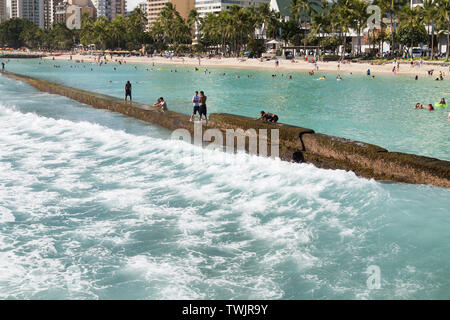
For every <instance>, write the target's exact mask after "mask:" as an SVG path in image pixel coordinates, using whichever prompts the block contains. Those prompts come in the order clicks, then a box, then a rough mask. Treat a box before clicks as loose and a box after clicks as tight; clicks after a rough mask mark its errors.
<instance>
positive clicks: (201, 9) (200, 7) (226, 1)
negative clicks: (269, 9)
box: [195, 0, 270, 17]
mask: <svg viewBox="0 0 450 320" xmlns="http://www.w3.org/2000/svg"><path fill="white" fill-rule="evenodd" d="M269 3H270V0H195V9H196V10H197V12H198V13H199V15H200V16H201V17H204V16H206V15H207V14H208V13H215V12H220V11H224V10H228V9H230V8H231V7H232V6H233V5H238V6H240V7H244V8H245V7H259V6H260V5H262V4H269Z"/></svg>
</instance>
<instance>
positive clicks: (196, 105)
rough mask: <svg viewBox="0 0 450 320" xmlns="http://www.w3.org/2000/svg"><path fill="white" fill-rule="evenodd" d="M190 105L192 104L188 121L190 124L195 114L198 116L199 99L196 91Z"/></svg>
mask: <svg viewBox="0 0 450 320" xmlns="http://www.w3.org/2000/svg"><path fill="white" fill-rule="evenodd" d="M192 103H193V104H194V109H193V110H192V115H191V118H190V119H189V121H191V122H192V119H193V118H194V116H195V115H196V114H197V112H198V113H199V114H200V97H199V96H198V91H195V95H194V96H193V97H192Z"/></svg>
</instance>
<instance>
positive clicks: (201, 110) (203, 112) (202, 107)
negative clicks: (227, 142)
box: [198, 91, 208, 125]
mask: <svg viewBox="0 0 450 320" xmlns="http://www.w3.org/2000/svg"><path fill="white" fill-rule="evenodd" d="M207 99H208V97H207V96H205V93H204V92H203V91H200V101H199V103H200V108H199V117H198V120H199V121H202V115H204V116H205V120H206V125H208V116H207V110H206V100H207Z"/></svg>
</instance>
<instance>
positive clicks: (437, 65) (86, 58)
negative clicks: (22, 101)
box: [44, 54, 450, 77]
mask: <svg viewBox="0 0 450 320" xmlns="http://www.w3.org/2000/svg"><path fill="white" fill-rule="evenodd" d="M54 58H55V60H70V56H69V55H68V54H66V55H60V56H55V57H54ZM44 59H53V57H52V56H48V57H45V58H44ZM107 59H108V61H109V62H116V60H117V59H121V60H123V59H125V60H126V62H127V63H136V64H147V65H151V64H153V63H155V65H161V64H164V65H186V66H197V67H198V66H200V67H221V68H239V69H245V68H249V69H267V70H274V71H277V70H279V71H304V72H306V71H311V70H313V69H314V64H313V63H310V62H306V61H302V60H298V59H297V60H295V62H291V61H290V60H286V59H279V60H278V61H279V66H278V67H276V66H275V61H274V60H271V61H263V62H261V61H260V60H259V59H239V58H221V59H220V58H211V59H208V58H202V59H200V61H199V59H198V58H187V57H184V58H176V57H174V58H172V59H168V58H165V57H159V56H154V57H127V58H118V57H115V56H114V57H113V59H112V60H111V59H110V57H109V56H107ZM72 61H83V62H94V56H90V55H72ZM317 66H318V68H319V71H316V74H320V72H321V71H325V72H336V73H340V74H346V73H350V72H351V73H364V74H365V73H366V72H367V69H370V71H371V74H372V75H376V74H380V73H382V74H392V75H393V72H392V68H393V66H394V65H393V62H388V63H385V64H383V65H377V64H372V63H346V64H342V63H338V62H335V61H333V62H320V61H319V62H318V63H317ZM428 70H434V72H433V77H437V76H438V75H439V71H442V73H443V74H444V76H447V75H448V74H450V72H449V70H450V66H448V65H447V66H445V65H444V63H443V62H432V63H430V62H425V63H424V64H423V65H422V66H420V65H419V63H418V61H415V65H414V66H411V64H410V62H409V61H400V70H399V71H398V72H397V74H398V75H412V76H415V75H420V76H428V73H427V71H428Z"/></svg>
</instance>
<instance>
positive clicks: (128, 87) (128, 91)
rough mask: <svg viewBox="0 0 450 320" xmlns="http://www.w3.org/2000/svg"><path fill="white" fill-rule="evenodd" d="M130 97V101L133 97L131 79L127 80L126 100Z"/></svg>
mask: <svg viewBox="0 0 450 320" xmlns="http://www.w3.org/2000/svg"><path fill="white" fill-rule="evenodd" d="M128 97H130V101H131V100H132V99H131V83H130V81H127V83H126V84H125V100H127V98H128Z"/></svg>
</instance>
